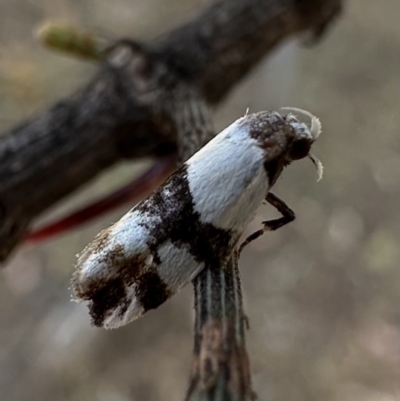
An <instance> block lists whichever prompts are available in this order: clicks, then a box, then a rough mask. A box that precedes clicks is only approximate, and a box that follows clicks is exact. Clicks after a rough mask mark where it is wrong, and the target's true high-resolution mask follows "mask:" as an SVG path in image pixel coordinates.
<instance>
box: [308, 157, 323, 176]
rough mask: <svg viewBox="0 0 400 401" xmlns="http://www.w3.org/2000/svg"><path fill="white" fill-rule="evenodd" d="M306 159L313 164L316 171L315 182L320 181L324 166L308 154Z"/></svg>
mask: <svg viewBox="0 0 400 401" xmlns="http://www.w3.org/2000/svg"><path fill="white" fill-rule="evenodd" d="M308 157H309V158H310V160H311V161H312V162H313V164H314V166H315V168H316V170H317V182H318V181H321V180H322V176H323V175H324V166H323V165H322V163H321V162H320V160H319V159H317V158H316V157H315V156H314V155H312V154H309V155H308Z"/></svg>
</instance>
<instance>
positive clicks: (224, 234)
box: [140, 165, 233, 268]
mask: <svg viewBox="0 0 400 401" xmlns="http://www.w3.org/2000/svg"><path fill="white" fill-rule="evenodd" d="M140 210H142V211H143V212H146V213H149V214H155V215H157V216H159V217H160V218H161V222H160V223H159V224H157V226H155V227H149V226H147V228H148V229H149V230H150V234H151V235H150V241H149V243H148V246H149V248H150V249H151V250H152V252H153V256H155V257H156V252H157V249H158V248H159V247H160V245H161V244H163V243H164V242H165V241H168V240H169V241H171V242H172V243H173V244H174V245H175V246H177V247H186V248H187V249H188V250H189V252H190V253H191V255H192V256H193V258H194V259H195V260H196V261H197V262H199V263H202V262H205V261H207V262H210V261H211V262H212V261H215V262H217V261H218V262H219V261H220V260H221V259H225V258H226V257H227V256H228V255H229V253H230V248H231V242H232V237H233V233H232V232H231V231H230V230H224V229H221V228H216V227H214V226H213V225H212V224H210V223H203V222H202V221H201V216H200V214H199V213H198V212H197V211H195V209H194V204H193V199H192V195H191V193H190V189H189V182H188V178H187V167H186V165H184V166H182V167H181V168H180V169H179V170H178V171H177V172H176V173H174V174H173V175H172V176H171V177H170V178H169V179H168V180H167V182H166V183H165V184H164V185H163V186H162V187H161V188H160V189H159V190H157V191H156V192H155V193H153V195H152V196H151V197H150V198H148V199H147V200H146V201H144V202H143V203H142V204H141V205H140ZM171 268H173V266H171Z"/></svg>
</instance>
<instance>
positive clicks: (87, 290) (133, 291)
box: [71, 208, 204, 328]
mask: <svg viewBox="0 0 400 401" xmlns="http://www.w3.org/2000/svg"><path fill="white" fill-rule="evenodd" d="M157 217H158V216H157V215H154V214H153V215H147V214H146V213H143V211H141V209H140V208H138V209H136V210H133V211H131V212H129V213H128V214H127V215H125V216H124V217H123V218H122V219H121V220H120V221H119V222H118V223H116V224H115V225H114V226H112V227H110V228H109V229H107V230H104V231H102V232H101V233H100V234H99V235H98V236H97V237H96V238H95V240H94V241H93V242H92V243H91V244H90V245H89V246H88V247H87V248H86V249H85V250H84V251H83V252H82V254H81V255H79V258H78V263H77V268H76V271H75V273H74V275H73V279H72V286H71V287H72V291H73V297H74V299H75V300H77V301H86V302H88V307H89V311H90V315H91V317H92V321H93V324H94V325H96V326H102V327H105V328H116V327H119V326H122V325H125V324H127V323H129V322H130V321H132V320H135V319H137V318H139V317H140V316H142V315H143V314H144V313H145V312H147V311H148V310H150V309H155V308H157V307H158V306H159V305H161V304H162V303H163V302H165V301H166V300H167V299H168V298H170V297H171V296H172V295H173V294H175V293H176V292H177V291H179V289H181V288H182V287H183V286H185V285H186V284H188V283H189V282H190V281H191V280H192V279H193V278H194V277H195V276H196V275H197V274H198V272H199V271H200V270H201V269H202V268H203V267H204V265H203V264H201V263H199V262H197V261H196V260H195V259H194V258H193V256H192V255H191V254H190V252H189V251H188V249H187V248H186V247H185V245H184V244H180V245H174V244H173V243H172V242H171V241H170V240H168V239H165V240H164V241H163V242H158V243H157V241H155V238H154V237H153V236H152V230H154V229H155V227H156V226H157V221H156V220H157ZM160 224H161V221H160ZM161 230H162V228H161V227H160V231H161ZM156 244H157V245H156Z"/></svg>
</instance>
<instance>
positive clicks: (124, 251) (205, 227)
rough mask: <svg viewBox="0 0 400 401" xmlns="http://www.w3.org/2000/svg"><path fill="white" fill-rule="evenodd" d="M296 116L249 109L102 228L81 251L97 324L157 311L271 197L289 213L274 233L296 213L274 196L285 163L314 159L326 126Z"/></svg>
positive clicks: (75, 282) (78, 290) (224, 255)
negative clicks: (312, 152) (316, 143)
mask: <svg viewBox="0 0 400 401" xmlns="http://www.w3.org/2000/svg"><path fill="white" fill-rule="evenodd" d="M288 109H289V110H291V111H293V112H295V113H296V112H297V113H302V114H305V115H307V116H309V117H310V118H311V126H310V127H308V126H307V125H306V124H305V123H303V122H301V121H299V120H298V118H296V117H295V116H294V114H292V113H289V114H287V115H282V114H280V113H278V112H269V111H264V112H260V113H256V114H249V115H246V116H244V117H242V118H240V119H238V120H236V121H235V122H234V123H233V124H231V125H230V126H229V127H228V128H226V129H225V130H223V131H222V132H221V133H220V134H218V135H217V136H215V138H214V139H212V140H211V141H210V142H209V143H208V144H207V145H205V146H204V147H203V148H202V149H201V150H199V151H198V152H197V153H196V154H195V155H194V156H193V157H191V158H190V159H189V160H188V161H187V162H186V163H184V164H183V166H182V167H181V168H179V169H178V170H177V171H176V172H175V173H173V174H172V175H171V176H170V177H169V178H168V179H167V181H166V182H165V183H164V184H163V185H162V186H161V187H160V188H158V189H157V190H155V191H154V192H153V193H152V194H151V195H150V196H149V197H148V198H147V199H145V200H143V201H142V202H140V203H139V204H138V205H137V206H135V207H134V208H133V209H132V210H130V211H129V212H128V213H127V214H126V215H125V216H123V217H122V218H121V220H119V221H118V222H117V223H115V224H114V225H113V226H111V227H110V228H108V229H106V230H104V231H102V232H101V233H100V234H98V236H97V237H96V238H95V240H94V241H93V242H92V243H91V244H90V245H88V246H87V247H86V249H85V250H84V251H83V252H82V253H81V254H80V255H79V258H78V263H77V268H76V271H75V273H74V275H73V279H72V290H73V297H74V299H75V300H77V301H87V302H88V306H89V310H90V314H91V317H92V320H93V323H94V324H95V325H96V326H103V327H105V328H116V327H119V326H122V325H124V324H127V323H129V322H130V321H132V320H134V319H137V318H138V317H140V316H142V315H143V314H144V313H146V312H147V311H148V310H150V309H154V308H157V307H158V306H159V305H161V304H162V303H163V302H165V301H166V300H167V299H168V298H170V297H171V296H172V295H173V294H175V293H176V292H177V291H178V290H179V289H181V288H182V287H183V286H185V285H186V284H188V283H189V282H190V281H191V280H193V279H194V277H195V276H196V275H197V274H198V273H199V272H200V271H201V270H202V269H203V268H204V266H205V263H216V264H218V265H223V263H225V262H226V261H227V259H228V258H229V256H230V254H231V253H232V251H233V250H234V249H235V247H236V246H237V245H238V244H239V240H240V237H241V235H242V234H243V231H244V229H245V227H246V225H247V224H248V223H249V222H250V220H251V219H252V218H253V217H254V215H255V213H256V211H257V209H258V207H259V206H260V205H261V204H262V202H263V200H264V199H265V200H267V201H268V202H269V203H271V204H272V205H273V206H275V207H276V208H277V209H278V211H279V212H280V213H281V214H282V217H281V218H279V219H276V220H271V221H266V222H263V228H262V229H261V230H259V231H257V232H256V233H254V234H253V235H251V236H250V237H248V238H247V239H246V240H245V241H244V242H243V244H242V246H241V248H240V249H242V248H243V246H244V245H245V244H247V243H248V242H250V241H251V240H253V239H255V238H257V237H258V236H260V235H261V234H262V233H263V232H264V231H268V230H275V229H277V228H279V227H281V226H282V225H284V224H287V223H288V222H290V221H292V220H293V219H294V213H293V212H292V211H291V210H290V209H289V208H288V207H287V206H286V205H285V203H283V202H282V201H281V200H280V199H279V198H277V197H276V196H275V195H273V194H272V193H271V192H270V189H271V187H272V186H273V185H274V184H275V182H276V180H277V178H278V177H279V175H280V174H281V172H282V170H283V168H284V167H285V166H287V165H288V164H290V163H291V162H292V161H294V160H298V159H302V158H304V157H307V156H308V157H310V158H311V160H312V161H313V162H314V164H316V166H317V169H318V171H319V172H320V173H322V167H321V165H320V163H319V162H318V160H317V159H315V158H314V157H313V156H312V155H310V153H309V152H310V148H311V145H312V144H313V142H314V141H315V140H316V139H317V138H318V136H319V134H320V132H321V124H320V122H319V120H318V119H317V118H316V117H315V116H313V115H311V114H310V113H308V112H305V111H303V110H300V109H295V108H288Z"/></svg>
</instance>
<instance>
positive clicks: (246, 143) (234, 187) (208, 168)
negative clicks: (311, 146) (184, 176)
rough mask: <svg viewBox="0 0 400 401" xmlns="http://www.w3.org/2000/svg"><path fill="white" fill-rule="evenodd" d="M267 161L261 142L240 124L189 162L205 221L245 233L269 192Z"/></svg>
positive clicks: (197, 204)
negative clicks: (265, 164)
mask: <svg viewBox="0 0 400 401" xmlns="http://www.w3.org/2000/svg"><path fill="white" fill-rule="evenodd" d="M238 121H239V120H238ZM263 160H264V152H263V151H262V149H261V148H260V147H259V146H258V143H257V141H256V140H255V139H253V138H251V137H250V136H249V134H248V131H247V130H246V129H245V128H243V127H238V122H236V123H234V124H232V125H231V126H229V127H228V128H227V129H225V130H224V131H222V132H221V134H219V135H217V136H216V137H215V138H214V139H213V140H212V141H210V142H209V143H208V144H207V145H206V146H205V147H204V148H202V149H201V150H200V151H199V152H197V153H196V154H195V155H194V156H193V157H192V158H191V159H190V160H188V162H187V165H188V181H189V188H190V192H191V195H192V198H193V203H194V207H195V210H196V211H197V212H199V213H200V216H201V221H202V222H205V223H211V224H213V225H214V226H215V227H218V228H223V229H235V230H237V231H241V230H242V229H243V227H244V226H245V225H246V224H247V223H248V222H249V221H250V220H251V219H252V217H253V216H254V214H255V212H256V210H257V208H258V207H259V206H260V204H261V202H262V200H263V199H264V198H265V196H266V194H267V191H268V178H267V175H266V173H265V170H264V166H263Z"/></svg>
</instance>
